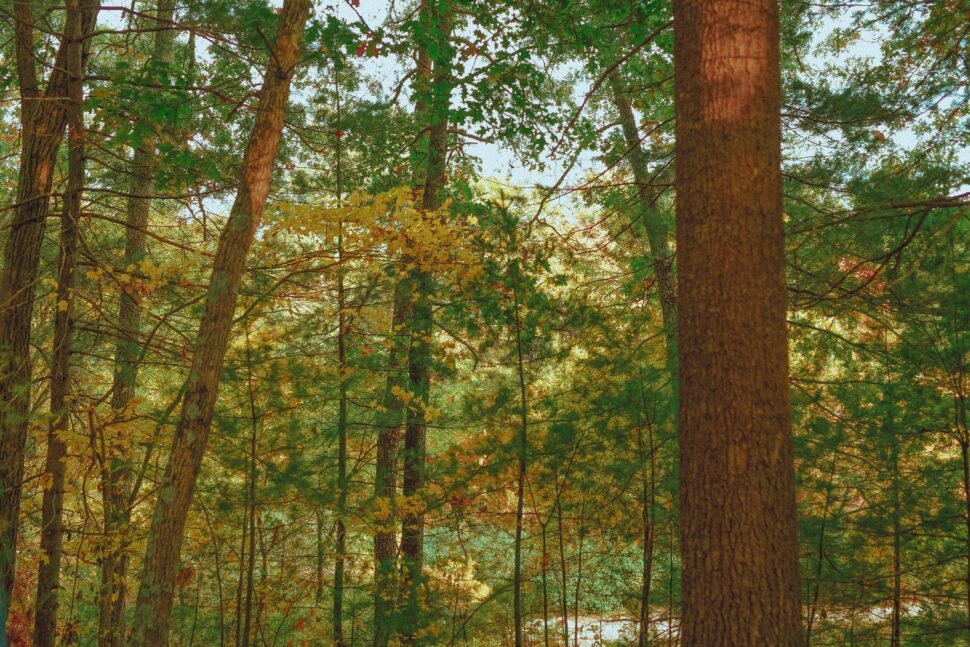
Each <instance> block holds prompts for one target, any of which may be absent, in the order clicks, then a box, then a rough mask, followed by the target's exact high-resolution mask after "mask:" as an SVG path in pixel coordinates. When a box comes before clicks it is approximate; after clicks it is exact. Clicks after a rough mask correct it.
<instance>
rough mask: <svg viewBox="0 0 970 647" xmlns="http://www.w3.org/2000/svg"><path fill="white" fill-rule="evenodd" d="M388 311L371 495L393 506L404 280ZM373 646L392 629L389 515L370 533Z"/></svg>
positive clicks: (379, 646)
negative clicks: (384, 376) (385, 363)
mask: <svg viewBox="0 0 970 647" xmlns="http://www.w3.org/2000/svg"><path fill="white" fill-rule="evenodd" d="M392 308H393V310H392V313H391V336H392V339H391V348H390V350H389V357H388V372H387V384H386V387H385V389H384V398H383V402H382V403H381V405H382V406H381V409H382V411H381V412H380V413H379V414H378V416H377V465H376V468H375V471H374V497H375V498H376V499H380V500H383V501H384V502H385V504H386V505H387V507H388V509H393V506H394V498H395V496H397V452H398V444H399V438H400V433H401V426H402V424H403V422H404V403H403V402H402V401H401V399H400V398H399V397H398V395H397V393H399V392H400V390H401V389H404V388H405V386H406V382H405V375H404V369H405V365H406V362H407V359H406V357H407V336H406V330H407V326H408V325H409V323H410V317H411V300H410V289H409V287H408V283H407V281H406V280H403V279H398V280H397V282H396V283H395V285H394V297H393V306H392ZM374 563H375V567H374V641H373V646H374V647H387V644H388V641H389V640H390V637H391V631H392V624H393V619H392V610H393V601H394V599H395V598H396V597H397V591H398V587H397V535H396V533H395V531H394V526H393V516H392V517H391V518H388V519H380V520H378V528H377V530H376V531H375V532H374Z"/></svg>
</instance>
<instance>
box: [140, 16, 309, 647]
mask: <svg viewBox="0 0 970 647" xmlns="http://www.w3.org/2000/svg"><path fill="white" fill-rule="evenodd" d="M309 12H310V3H309V2H308V0H286V1H285V2H284V4H283V10H282V14H281V16H280V19H279V27H278V31H277V35H276V42H275V44H274V46H273V53H272V55H271V57H270V59H269V62H268V64H267V72H266V75H265V77H264V79H263V88H262V91H261V92H260V99H259V107H258V108H257V112H256V122H255V124H254V127H253V134H252V136H251V139H250V142H249V146H248V148H247V150H246V156H245V159H244V161H243V168H242V175H241V178H240V182H239V190H238V192H237V194H236V200H235V202H234V203H233V206H232V210H231V212H230V214H229V220H228V221H227V222H226V225H225V228H224V229H223V232H222V235H221V237H220V239H219V245H218V248H217V250H216V257H215V261H214V264H213V268H212V279H211V281H210V284H209V291H208V294H207V295H206V299H205V307H204V312H203V315H202V322H201V324H200V325H199V332H198V336H197V338H196V342H195V349H194V352H193V356H192V366H191V368H190V372H189V378H188V382H187V388H186V391H185V396H184V398H183V402H182V415H181V417H180V418H179V422H178V425H177V426H176V429H175V438H174V440H173V444H172V451H171V454H170V456H169V460H168V464H167V466H166V468H165V474H164V476H163V477H162V481H161V483H160V486H159V490H158V497H157V499H156V501H155V509H154V512H153V514H152V517H151V518H152V522H151V527H150V530H149V534H148V545H147V547H146V550H145V560H144V567H143V570H142V578H141V584H140V587H139V590H138V599H137V606H136V608H135V614H134V621H133V625H132V644H134V645H135V646H136V647H146V646H151V647H160V646H164V645H166V644H167V641H168V625H169V619H170V615H171V611H172V596H173V593H174V588H175V576H176V572H177V568H178V561H179V551H180V548H181V543H182V535H183V532H184V529H185V521H186V517H187V515H188V509H189V504H190V503H191V500H192V493H193V491H194V489H195V481H196V478H197V477H198V473H199V468H200V467H201V465H202V457H203V454H204V453H205V448H206V443H207V441H208V436H209V427H210V425H211V422H212V415H213V412H214V409H215V401H216V394H217V392H218V388H219V377H220V374H221V372H222V365H223V361H224V360H225V354H226V346H227V344H228V340H229V332H230V328H231V327H232V318H233V313H234V311H235V307H236V298H237V295H238V291H239V283H240V280H241V278H242V273H243V269H244V268H245V263H246V255H247V252H248V251H249V246H250V244H251V243H252V240H253V237H254V235H255V233H256V228H257V227H258V226H259V220H260V216H261V215H262V212H263V207H264V206H265V202H266V196H267V194H268V193H269V187H270V180H271V178H272V172H273V166H274V162H275V159H276V154H277V152H278V150H279V143H280V138H281V136H282V130H283V116H284V113H285V109H286V102H287V99H288V97H289V88H290V79H291V78H292V75H293V69H294V67H295V66H296V64H297V63H298V61H299V57H300V52H301V50H302V47H301V45H302V40H303V30H304V27H305V25H306V21H307V17H308V15H309Z"/></svg>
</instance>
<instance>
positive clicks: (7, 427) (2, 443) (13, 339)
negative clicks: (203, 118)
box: [0, 0, 98, 636]
mask: <svg viewBox="0 0 970 647" xmlns="http://www.w3.org/2000/svg"><path fill="white" fill-rule="evenodd" d="M97 14H98V4H97V3H96V2H92V1H91V0H84V2H82V3H81V7H80V11H78V12H71V16H72V19H73V20H80V22H81V25H80V30H76V28H75V27H74V26H72V25H70V24H68V25H65V33H66V34H70V33H77V32H78V31H79V33H80V34H81V43H82V44H81V57H82V62H81V66H82V70H83V67H84V61H85V59H86V58H87V51H88V48H89V43H88V36H89V35H90V34H91V31H92V30H93V28H94V24H95V21H96V19H97ZM13 22H14V40H15V50H16V58H17V73H18V81H19V84H20V101H21V107H20V123H21V135H20V171H19V175H18V178H17V193H16V202H15V203H14V208H13V215H12V218H11V220H10V223H9V234H8V238H7V244H6V248H5V249H4V263H3V271H2V273H0V636H5V635H6V624H7V613H8V612H9V610H10V593H11V591H12V589H13V580H14V567H15V563H16V559H17V523H18V518H19V516H20V493H21V485H22V481H23V475H24V448H25V444H26V440H27V423H28V417H29V414H30V383H31V367H30V320H31V315H32V314H33V309H34V291H35V287H36V285H35V284H36V281H37V272H38V269H39V268H38V263H39V260H40V248H41V243H42V242H43V240H44V228H45V225H46V223H47V212H48V208H49V204H50V192H51V183H52V181H53V170H54V161H55V158H56V157H57V149H58V148H59V147H60V145H61V139H63V137H64V128H65V126H66V124H67V113H68V105H69V103H70V102H69V101H68V84H69V81H70V78H69V76H70V75H69V73H68V71H67V70H68V50H69V48H70V40H71V39H69V38H67V37H65V38H63V39H62V40H61V44H60V46H59V48H58V51H57V56H56V58H55V61H54V66H53V68H52V69H51V75H50V79H49V80H48V84H47V90H46V92H42V91H41V90H40V88H39V86H38V81H37V71H36V69H35V58H36V52H35V50H34V45H33V39H34V28H33V15H32V12H31V3H30V2H28V1H27V0H17V1H16V2H14V3H13Z"/></svg>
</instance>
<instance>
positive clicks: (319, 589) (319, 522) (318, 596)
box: [313, 506, 323, 606]
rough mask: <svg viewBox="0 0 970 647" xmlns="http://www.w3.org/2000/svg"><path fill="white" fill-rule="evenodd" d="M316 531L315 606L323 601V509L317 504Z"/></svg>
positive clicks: (315, 512) (315, 511)
mask: <svg viewBox="0 0 970 647" xmlns="http://www.w3.org/2000/svg"><path fill="white" fill-rule="evenodd" d="M314 514H315V516H316V531H317V582H316V584H317V586H316V593H314V596H313V601H314V602H315V603H316V605H317V606H320V604H321V603H322V602H323V510H322V509H321V508H320V507H319V506H317V507H316V508H315V510H314Z"/></svg>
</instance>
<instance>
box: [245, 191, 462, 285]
mask: <svg viewBox="0 0 970 647" xmlns="http://www.w3.org/2000/svg"><path fill="white" fill-rule="evenodd" d="M450 210H451V207H450V204H448V203H446V204H445V205H443V206H442V207H441V208H440V209H438V210H434V211H427V210H425V209H423V208H422V206H421V192H420V191H415V190H413V189H412V188H411V187H409V186H399V187H396V188H393V189H390V190H388V191H384V192H382V193H378V194H376V195H372V194H369V193H366V192H363V191H356V192H354V193H351V194H350V195H349V196H347V198H346V199H345V200H344V201H343V204H342V206H339V207H334V206H321V205H313V204H297V203H291V202H287V201H280V202H277V203H275V204H273V205H272V206H271V208H270V209H268V210H267V214H266V217H265V218H264V221H265V223H266V229H265V233H264V236H263V241H264V244H265V245H267V246H269V245H271V241H272V239H273V238H274V237H275V236H277V235H281V234H284V235H291V236H297V237H310V238H315V239H318V240H322V241H324V242H330V243H333V242H336V240H337V237H338V235H339V236H341V237H342V240H341V243H342V247H343V250H344V253H345V254H350V255H354V254H366V255H368V256H373V255H374V253H375V252H377V254H378V255H379V256H384V257H395V256H399V257H403V258H404V259H405V261H406V262H405V263H402V266H404V270H407V269H420V270H421V271H424V272H428V273H443V272H445V271H449V270H450V271H454V270H453V268H459V270H458V271H460V272H461V273H462V275H463V276H465V275H475V274H476V272H477V270H475V269H474V268H477V267H478V265H479V261H478V256H477V255H476V254H474V253H473V246H472V239H473V237H472V234H473V233H476V232H477V222H478V221H477V219H476V218H474V217H473V216H472V217H468V218H465V219H464V220H462V219H456V218H453V217H452V216H451V215H450Z"/></svg>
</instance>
